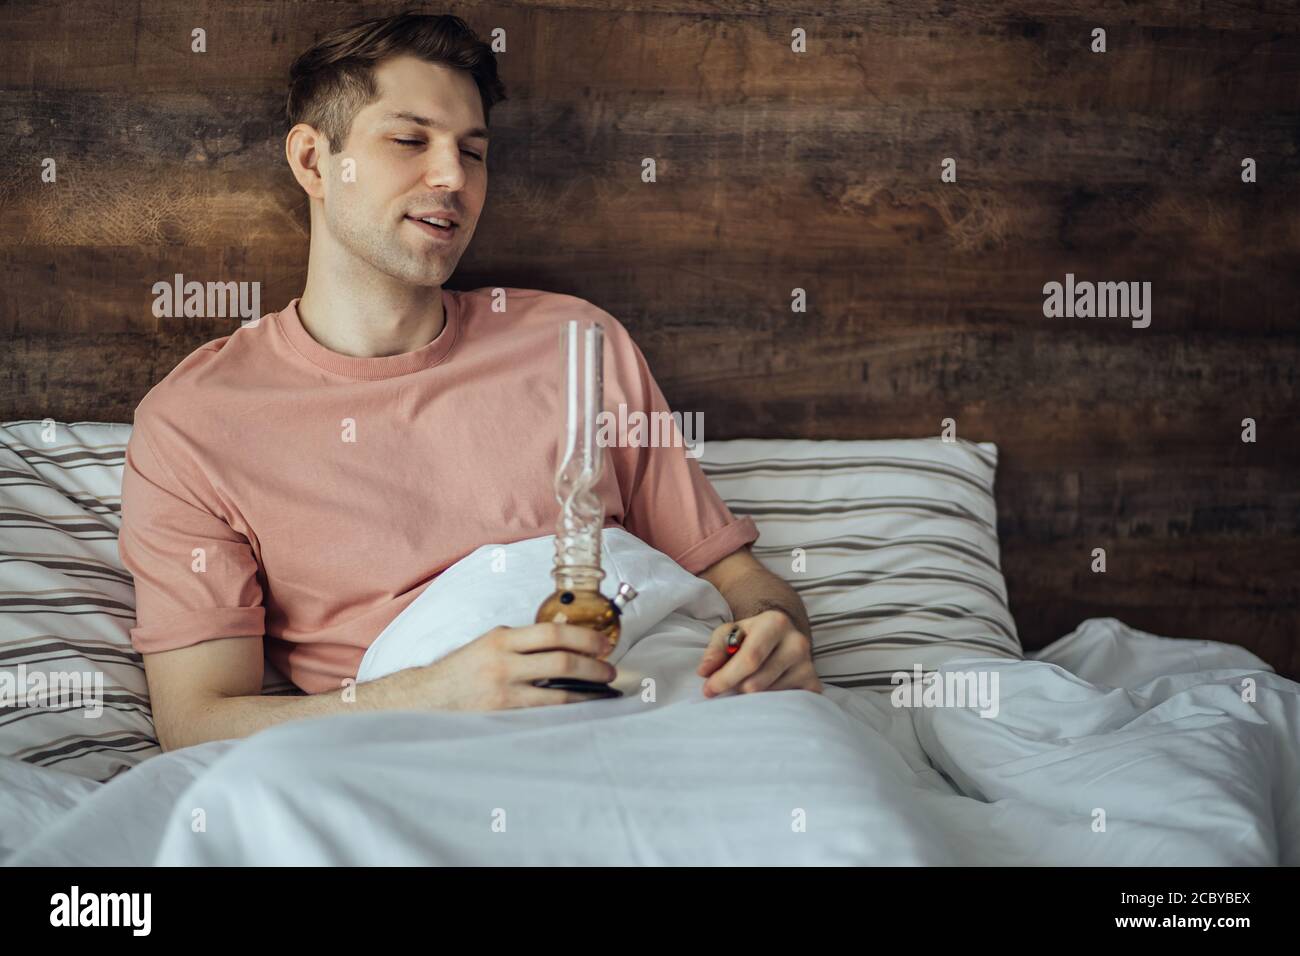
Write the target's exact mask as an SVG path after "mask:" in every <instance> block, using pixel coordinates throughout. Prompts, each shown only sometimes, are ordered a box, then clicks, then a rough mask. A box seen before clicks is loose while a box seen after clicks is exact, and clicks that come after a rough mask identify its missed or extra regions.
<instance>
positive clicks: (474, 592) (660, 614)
mask: <svg viewBox="0 0 1300 956" xmlns="http://www.w3.org/2000/svg"><path fill="white" fill-rule="evenodd" d="M554 562H555V535H543V536H540V537H536V538H528V539H526V540H524V541H515V542H512V543H510V544H485V545H483V546H482V547H479V548H477V549H476V550H474V551H473V552H471V553H470V554H468V555H466V556H465V557H463V558H461V559H460V560H459V561H457V562H456V563H455V564H453V565H452V566H451V567H449V568H447V569H446V570H444V571H443V572H442V573H441V574H439V575H438V576H437V577H436V578H434V579H433V580H432V581H431V582H430V583H429V585H428V586H427V587H426V588H425V589H424V590H423V591H422V592H420V596H419V597H417V598H416V599H415V600H414V601H412V602H411V603H410V604H409V605H407V606H406V608H405V609H404V610H403V611H402V613H401V614H399V615H397V617H396V618H394V619H393V620H392V622H391V623H390V624H389V625H388V627H386V628H384V630H383V631H382V632H381V633H380V635H379V636H378V637H377V638H375V640H374V642H373V643H371V645H370V647H369V648H367V649H366V653H365V656H364V657H363V658H362V659H361V665H360V667H359V668H358V671H357V681H358V682H364V681H368V680H376V679H378V678H380V677H384V676H385V675H387V674H391V673H394V672H395V671H399V670H403V669H405V668H407V667H419V666H423V665H425V664H432V663H433V662H434V661H436V660H439V659H441V658H443V657H445V656H446V655H448V654H450V653H451V652H452V651H454V650H456V649H457V648H459V647H463V646H464V645H466V644H468V643H469V642H470V641H472V640H474V639H475V638H477V637H478V636H479V635H481V634H484V633H486V632H487V631H490V630H491V629H492V628H494V627H496V626H498V625H505V626H507V627H523V626H525V625H528V624H532V623H533V621H534V619H535V618H536V616H537V609H538V608H539V607H541V605H542V602H543V601H544V600H546V598H547V597H549V596H550V595H551V594H553V593H554V592H555V579H554V578H552V577H551V574H550V571H551V568H552V567H553V566H554ZM600 565H601V567H602V568H603V569H604V571H605V577H604V578H603V579H602V580H601V582H600V590H601V591H602V592H603V593H604V594H605V595H606V596H607V597H613V596H614V594H616V593H617V591H618V586H619V584H620V583H621V582H624V581H626V582H627V583H628V584H630V585H632V586H633V587H634V588H636V590H637V596H636V597H635V598H634V599H633V600H632V602H631V603H630V604H628V605H627V609H626V611H624V613H623V616H622V620H621V621H620V622H619V638H618V644H617V645H615V647H614V650H613V652H611V654H610V655H609V658H608V660H609V662H610V663H611V664H617V663H618V662H619V660H621V659H622V657H623V655H624V654H626V653H627V652H628V650H629V648H631V647H632V646H633V645H634V644H636V642H637V641H638V640H640V639H641V638H642V637H644V636H645V635H646V634H647V633H648V632H649V631H650V629H651V628H652V627H654V626H655V625H656V624H658V623H659V622H660V621H662V620H663V619H664V618H665V617H667V616H668V615H669V614H671V613H673V612H674V611H678V612H681V613H683V614H688V615H690V616H691V617H694V618H695V619H697V620H705V621H709V622H710V623H711V624H712V625H713V626H714V627H716V626H718V625H719V624H721V623H722V622H723V621H724V620H730V618H731V611H730V609H729V608H728V607H727V603H726V601H724V600H723V599H722V595H721V594H719V593H718V589H717V588H715V587H714V586H713V585H712V584H710V583H709V582H708V581H705V580H704V579H703V578H698V577H696V576H695V575H693V574H691V573H690V572H689V571H687V570H686V569H685V568H683V567H682V566H681V565H680V564H678V563H677V562H676V561H674V560H673V559H672V558H670V557H669V556H668V555H666V554H664V553H663V552H662V551H659V550H657V549H655V548H652V547H651V546H650V545H648V544H646V543H645V542H644V541H642V540H641V539H640V538H638V537H637V536H636V535H634V534H632V533H631V532H629V531H625V530H624V529H622V528H605V529H604V531H603V532H602V534H601V549H600Z"/></svg>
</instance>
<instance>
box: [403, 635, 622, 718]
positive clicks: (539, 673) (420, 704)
mask: <svg viewBox="0 0 1300 956" xmlns="http://www.w3.org/2000/svg"><path fill="white" fill-rule="evenodd" d="M608 647H609V636H608V635H607V634H604V633H602V632H600V631H597V630H596V629H595V628H590V627H579V626H577V625H573V624H529V625H527V626H526V627H505V626H504V625H503V626H500V627H494V628H492V630H490V631H488V632H487V633H486V634H483V635H481V636H480V637H477V638H475V639H474V640H472V641H470V642H469V643H468V644H466V645H465V646H464V647H461V648H458V649H456V650H455V651H452V652H451V653H450V654H448V655H447V656H446V657H443V658H441V659H439V660H437V661H434V662H433V663H432V664H427V665H425V666H423V667H413V668H410V669H409V670H405V671H398V672H397V674H394V675H391V676H392V677H394V678H396V677H398V675H401V679H402V680H403V682H404V683H403V697H404V698H405V701H406V706H408V707H414V708H419V709H425V708H427V709H429V710H508V709H513V708H518V707H541V706H545V705H547V704H570V703H577V702H579V701H584V700H596V699H598V698H599V696H600V695H598V694H588V693H583V692H581V691H571V690H558V689H556V688H550V687H537V686H535V685H534V681H539V680H543V679H546V678H554V677H569V678H579V679H581V680H590V681H596V682H598V683H602V684H604V683H608V682H610V681H612V680H614V679H615V678H616V677H617V676H618V671H617V670H616V669H615V667H614V666H613V665H612V664H609V663H606V662H605V661H602V660H599V659H598V658H597V657H596V655H597V654H600V653H601V652H602V651H604V650H606V649H607V648H608Z"/></svg>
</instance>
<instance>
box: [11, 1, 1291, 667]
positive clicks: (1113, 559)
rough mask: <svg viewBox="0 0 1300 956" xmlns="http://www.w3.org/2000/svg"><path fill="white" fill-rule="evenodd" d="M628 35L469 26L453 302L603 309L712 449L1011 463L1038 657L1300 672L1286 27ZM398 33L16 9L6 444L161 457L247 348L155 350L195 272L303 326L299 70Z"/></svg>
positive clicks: (1274, 16)
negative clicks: (331, 52)
mask: <svg viewBox="0 0 1300 956" xmlns="http://www.w3.org/2000/svg"><path fill="white" fill-rule="evenodd" d="M621 6H622V5H621V4H612V3H611V4H609V9H608V10H602V9H601V8H600V7H601V5H600V4H598V3H584V4H582V5H581V7H574V6H571V5H568V4H566V3H563V2H559V0H556V2H542V3H535V4H530V5H529V6H528V8H527V9H525V8H524V7H522V6H519V5H515V4H509V3H492V4H475V3H460V4H457V5H456V9H455V11H454V12H455V13H457V14H458V15H459V16H462V17H463V18H465V19H466V20H467V21H468V22H469V23H470V25H471V26H473V27H474V28H475V29H476V30H477V31H478V32H479V34H480V36H483V37H485V38H486V37H489V36H490V35H491V33H492V31H493V30H494V29H496V28H502V29H504V31H505V36H506V38H507V50H506V52H504V53H501V54H499V63H500V69H501V71H502V77H503V79H504V81H505V83H506V86H507V91H508V94H509V100H508V101H507V102H505V103H502V104H500V105H499V106H498V107H497V108H496V109H495V110H494V112H493V115H492V126H493V148H492V154H491V159H490V168H491V180H490V185H489V190H488V204H487V209H486V212H485V216H484V218H483V220H482V221H481V223H480V225H479V228H478V232H477V234H476V235H475V237H474V241H473V244H472V246H471V248H470V251H469V253H468V254H467V256H466V257H465V258H464V259H463V260H462V262H461V265H460V268H459V270H458V272H457V273H456V276H455V277H454V278H453V280H452V281H451V282H450V283H449V285H450V286H451V287H453V288H474V287H478V286H484V285H490V286H518V287H534V288H542V289H548V290H553V291H560V292H568V293H572V294H575V295H580V296H582V297H584V298H587V299H589V300H591V301H592V302H595V303H596V304H598V305H600V306H601V307H603V308H605V309H607V310H608V311H609V312H611V313H612V314H614V315H616V316H618V317H619V318H620V319H621V320H622V321H623V322H624V323H625V324H626V325H627V326H628V327H629V328H630V329H631V330H632V332H633V334H634V336H635V337H636V339H637V340H638V341H639V342H640V343H641V345H642V348H643V350H644V351H645V353H646V355H647V357H648V359H649V361H650V363H651V367H652V368H653V370H654V372H655V374H656V376H657V377H658V379H659V381H660V384H661V385H662V387H663V389H664V391H665V393H666V394H667V396H668V398H669V400H670V402H671V403H672V404H673V405H674V407H676V408H678V409H680V410H683V411H700V412H703V413H704V422H705V437H706V440H707V439H710V438H711V439H720V438H732V437H807V438H883V437H906V436H919V435H934V434H939V432H940V429H941V427H942V422H943V420H944V419H952V420H953V422H954V423H955V428H956V432H957V434H958V435H959V436H961V437H965V438H971V439H974V440H989V441H994V442H997V443H998V445H999V446H1000V448H1001V450H1002V461H1001V466H1000V472H999V484H998V497H999V512H1000V529H1001V535H1002V547H1003V555H1004V568H1005V571H1006V576H1007V579H1008V582H1009V587H1010V599H1011V606H1012V610H1013V611H1014V613H1015V616H1016V618H1017V621H1018V623H1019V626H1020V632H1021V636H1022V638H1023V639H1024V642H1025V644H1026V646H1027V647H1031V648H1032V647H1037V646H1041V645H1042V644H1044V643H1045V642H1048V641H1050V640H1053V639H1055V638H1057V637H1060V636H1061V635H1063V634H1065V633H1066V632H1068V631H1069V630H1071V629H1072V628H1073V627H1074V626H1075V625H1077V624H1078V623H1079V621H1080V620H1082V619H1084V618H1086V617H1089V616H1106V615H1111V616H1115V617H1118V618H1120V619H1122V620H1123V621H1125V622H1126V623H1128V624H1130V625H1133V626H1135V627H1139V628H1142V629H1145V630H1149V631H1152V632H1155V633H1158V634H1166V635H1173V636H1181V637H1192V638H1209V639H1214V640H1222V641H1231V642H1235V643H1238V644H1242V645H1245V646H1246V647H1248V648H1250V649H1251V650H1253V651H1255V652H1256V653H1257V654H1259V655H1260V656H1261V657H1264V658H1265V659H1266V660H1268V661H1270V662H1271V663H1272V664H1273V665H1274V666H1276V667H1277V668H1278V669H1279V670H1281V671H1283V672H1284V673H1288V674H1290V675H1291V676H1297V674H1300V638H1297V620H1298V617H1300V615H1298V613H1297V611H1298V606H1300V576H1297V573H1296V570H1297V568H1300V535H1298V534H1297V532H1298V531H1300V482H1298V481H1297V464H1298V463H1300V441H1298V440H1297V437H1298V432H1300V428H1298V427H1297V421H1298V420H1300V403H1298V402H1297V388H1298V387H1300V372H1298V371H1297V370H1298V369H1300V361H1298V360H1300V333H1298V331H1297V328H1298V320H1297V301H1300V135H1297V127H1298V126H1300V19H1297V18H1296V17H1295V15H1294V4H1293V3H1291V2H1289V0H1262V2H1259V3H1252V4H1239V3H1235V2H1230V0H1204V2H1202V3H1198V4H1194V5H1189V4H1186V3H1184V2H1182V0H1154V2H1151V3H1145V4H1141V5H1131V4H1128V3H1121V2H1117V0H1116V2H1109V3H1100V4H1088V5H1087V6H1086V10H1085V7H1084V5H1081V4H1076V3H1070V2H1066V0H1043V2H1038V3H1033V4H1029V5H1028V6H1030V7H1033V8H1034V9H1035V10H1036V12H1032V13H1027V12H1025V8H1026V4H1022V3H1017V4H1012V3H1004V2H993V0H989V2H984V3H971V4H955V3H950V2H946V0H924V2H923V0H896V2H892V3H888V4H884V3H881V4H876V3H863V2H854V0H823V2H820V3H818V4H817V5H816V13H812V12H809V11H810V9H811V8H809V6H808V5H807V4H803V3H793V2H783V0H775V2H765V3H762V4H760V3H757V2H750V0H740V2H737V3H735V4H734V5H733V12H731V13H728V14H726V15H722V14H719V13H717V12H716V10H717V8H718V4H716V3H713V2H703V0H700V2H693V0H673V2H671V3H661V2H655V0H651V2H649V3H645V4H639V5H638V9H639V10H641V11H642V12H639V13H635V14H633V13H622V12H619V11H618V8H619V7H621ZM398 9H400V6H399V5H397V4H391V5H385V4H378V3H367V4H364V5H361V6H357V5H354V4H352V3H344V2H321V3H315V4H311V5H303V4H300V3H291V2H287V0H280V2H272V3H262V2H259V0H223V2H220V3H218V2H211V0H210V2H201V3H193V2H177V0H167V2H161V3H154V4H147V5H145V6H144V7H143V8H141V7H139V6H137V5H136V4H134V3H132V4H126V3H121V2H115V0H82V2H72V3H63V4H59V5H52V4H47V3H44V2H30V0H14V2H11V3H8V4H6V5H4V6H3V7H2V8H0V75H3V79H4V84H3V85H4V87H5V89H6V99H5V105H4V116H5V122H4V123H3V124H0V143H2V144H3V145H2V146H0V213H2V215H3V223H4V229H3V230H0V246H2V247H3V264H2V265H0V270H2V272H3V277H4V279H3V298H2V299H0V329H3V338H4V346H5V347H4V349H3V352H2V353H0V419H4V420H9V419H16V418H46V417H49V418H54V419H56V420H62V421H77V420H90V421H131V419H132V411H133V409H134V407H135V405H136V404H137V403H138V402H139V400H140V398H141V397H142V396H143V395H144V394H145V392H146V391H148V389H149V388H150V387H151V386H152V385H153V384H154V383H156V382H157V381H158V380H159V379H160V378H161V377H162V376H163V375H165V374H166V373H167V371H169V370H170V369H171V368H172V367H173V366H174V365H175V364H176V363H177V362H178V361H179V360H180V359H181V358H183V357H184V356H185V355H186V354H187V353H188V352H189V351H190V350H192V349H193V348H195V347H196V346H198V345H200V344H202V343H203V342H205V341H208V340H209V339H212V338H215V337H217V336H219V335H224V334H226V333H228V332H229V331H232V328H233V324H232V323H231V322H230V321H204V320H194V319H165V320H160V319H156V318H154V316H153V315H152V311H151V303H152V300H153V296H152V294H151V291H150V290H151V288H152V286H153V284H154V283H155V282H158V281H160V280H170V279H171V277H172V276H173V275H174V274H176V273H181V274H183V275H185V276H186V277H188V278H197V279H199V280H200V281H214V280H215V281H231V280H236V281H258V282H260V283H261V291H262V304H263V311H272V310H275V309H279V308H281V307H283V305H284V304H286V303H287V302H288V300H289V299H290V298H292V297H293V296H295V295H298V294H299V293H300V292H301V286H302V281H303V277H304V273H305V264H306V253H307V245H306V242H307V224H306V202H305V199H304V198H303V197H302V195H301V194H300V192H299V190H298V189H297V187H296V185H295V184H294V183H293V181H292V180H291V178H290V176H289V173H288V170H287V167H286V165H285V163H284V159H283V135H284V132H285V125H284V122H283V119H282V113H281V110H282V103H283V99H284V92H285V78H286V74H287V68H288V64H289V62H290V61H291V59H292V57H293V56H294V55H296V53H297V52H299V51H300V50H301V49H303V48H305V47H306V46H307V45H309V44H310V43H311V42H312V41H313V40H314V39H315V38H317V37H318V36H319V35H321V34H322V33H324V32H326V31H327V30H329V29H332V28H334V27H336V26H339V25H342V24H344V23H346V22H350V21H351V20H353V19H356V18H359V17H360V16H362V15H373V14H377V13H380V12H384V11H385V10H387V11H390V12H396V11H397V10H398ZM196 27H197V28H202V29H204V30H205V31H206V34H205V35H206V44H207V51H206V52H205V53H195V52H192V50H191V36H192V33H191V31H192V30H194V29H195V28H196ZM1096 29H1102V30H1104V31H1105V34H1104V40H1105V45H1106V46H1105V52H1100V51H1096V52H1094V49H1093V48H1094V47H1095V46H1096V45H1097V35H1096V34H1095V33H1094V31H1095V30H1096ZM799 30H802V31H805V33H806V48H805V52H796V51H795V50H794V49H792V43H796V42H797V40H798V37H797V36H796V35H795V33H794V31H799ZM47 157H49V158H54V159H55V160H56V163H57V179H56V181H55V182H54V183H45V182H42V179H41V171H42V161H43V160H44V159H45V158H47ZM646 159H653V160H654V172H655V179H654V181H653V182H646V181H644V180H643V170H644V169H645V164H644V161H645V160H646ZM946 159H951V160H953V161H954V164H952V165H950V166H949V169H955V173H956V178H955V181H953V182H945V181H943V177H942V173H943V170H944V161H945V160H946ZM1246 159H1250V160H1253V161H1254V162H1253V166H1254V181H1253V182H1245V181H1243V169H1244V167H1243V161H1244V160H1246ZM949 178H952V177H951V176H950V177H949ZM1067 274H1070V275H1073V276H1074V277H1075V278H1076V279H1077V280H1078V281H1088V282H1150V283H1151V300H1150V304H1151V311H1150V325H1149V327H1146V328H1134V327H1133V326H1132V323H1131V322H1130V321H1128V320H1127V319H1123V318H1105V319H1101V318H1078V317H1076V318H1067V317H1055V318H1052V317H1048V316H1046V315H1045V314H1044V293H1043V289H1044V285H1045V284H1046V283H1049V282H1052V281H1057V282H1062V283H1064V282H1065V281H1066V276H1067ZM796 289H799V290H803V291H804V294H805V295H806V311H802V312H799V311H792V301H794V299H793V298H792V296H793V295H794V294H795V293H794V290H796ZM1244 419H1252V420H1253V421H1254V430H1255V434H1254V437H1255V440H1254V441H1253V442H1245V441H1243V440H1242V436H1243V431H1244V428H1245V427H1248V426H1243V420H1244ZM1097 548H1102V549H1104V550H1105V555H1106V571H1105V573H1095V572H1094V571H1093V570H1092V565H1093V552H1094V549H1097Z"/></svg>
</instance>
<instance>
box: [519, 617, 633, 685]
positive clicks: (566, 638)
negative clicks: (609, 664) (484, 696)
mask: <svg viewBox="0 0 1300 956" xmlns="http://www.w3.org/2000/svg"><path fill="white" fill-rule="evenodd" d="M504 630H505V637H504V638H503V640H504V642H505V648H506V650H509V651H514V652H516V653H518V654H533V653H536V652H537V651H550V650H566V651H574V652H576V653H578V654H589V655H592V656H593V657H598V656H600V655H601V654H604V653H606V652H607V651H608V650H609V635H608V634H606V633H604V632H603V631H598V630H596V629H595V628H592V627H580V626H579V625H577V624H533V625H530V626H528V627H508V628H504ZM543 676H546V677H554V676H557V675H554V674H546V675H543Z"/></svg>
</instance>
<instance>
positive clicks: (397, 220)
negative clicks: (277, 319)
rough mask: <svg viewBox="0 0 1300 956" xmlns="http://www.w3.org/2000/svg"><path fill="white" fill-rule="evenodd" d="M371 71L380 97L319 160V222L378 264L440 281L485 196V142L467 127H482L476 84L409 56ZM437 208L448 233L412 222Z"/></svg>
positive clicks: (406, 277)
mask: <svg viewBox="0 0 1300 956" xmlns="http://www.w3.org/2000/svg"><path fill="white" fill-rule="evenodd" d="M374 77H375V83H376V84H377V86H378V88H379V91H380V93H379V98H378V99H377V100H375V102H373V103H371V104H369V105H368V106H366V107H364V108H362V109H361V110H360V112H358V113H357V115H356V117H355V118H354V119H353V121H352V128H351V130H350V131H349V133H348V137H347V141H346V142H345V143H344V144H343V146H342V148H341V149H340V150H339V152H337V153H334V154H332V155H328V156H327V157H325V158H324V162H323V163H322V165H321V169H322V171H323V172H324V173H325V175H324V180H323V188H324V193H325V196H324V218H325V224H326V226H327V228H328V230H329V233H330V235H331V236H332V237H333V239H334V240H335V242H336V243H338V244H339V245H340V246H342V247H343V248H344V249H346V250H347V251H349V252H351V253H352V254H353V255H354V256H356V257H357V258H359V259H361V260H364V261H365V262H367V263H369V264H370V265H371V266H372V267H374V268H375V269H376V270H378V271H380V272H383V273H385V274H386V275H390V276H392V277H393V278H395V279H400V280H403V281H405V282H408V283H410V284H412V285H421V286H437V285H442V283H443V282H445V281H446V280H447V279H448V278H449V277H450V276H451V274H452V273H453V272H454V271H455V269H456V264H457V263H458V262H459V261H460V257H461V256H462V255H463V254H464V252H465V249H466V247H468V245H469V241H470V238H471V237H472V236H473V235H474V229H475V227H476V226H477V225H478V217H479V214H480V212H481V211H482V209H483V202H484V199H485V198H486V195H487V146H488V141H487V138H486V137H485V136H484V135H482V134H481V133H476V132H473V131H474V130H476V129H478V128H481V127H483V126H485V125H486V124H485V123H484V121H483V108H482V101H481V100H480V98H479V93H478V87H477V86H475V84H474V80H473V79H472V78H471V77H470V75H469V74H468V73H466V72H465V71H463V70H456V69H453V68H451V67H447V66H443V65H442V64H438V63H427V62H425V61H424V60H421V59H418V58H416V57H412V56H399V57H394V58H392V59H389V60H385V61H384V62H382V63H380V64H379V65H378V66H377V67H376V68H375V72H374ZM426 121H428V122H432V123H434V124H439V125H433V126H431V125H428V123H427V122H426ZM348 159H352V160H355V170H354V176H353V174H351V173H349V169H348V166H349V164H347V163H346V160H348ZM352 178H354V179H355V181H349V179H352ZM440 211H449V212H450V218H452V219H454V220H455V222H456V225H455V226H454V227H453V228H452V229H450V230H444V229H438V228H435V227H433V226H429V225H425V224H422V223H419V222H417V221H416V220H415V218H414V217H418V216H422V215H426V216H427V215H430V214H437V213H439V212H440ZM442 218H448V217H446V216H443V217H442Z"/></svg>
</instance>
